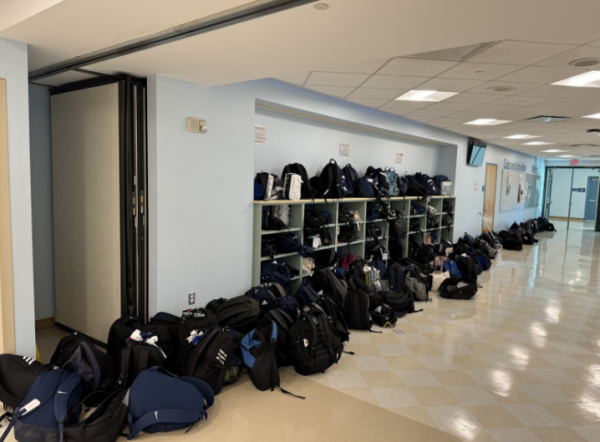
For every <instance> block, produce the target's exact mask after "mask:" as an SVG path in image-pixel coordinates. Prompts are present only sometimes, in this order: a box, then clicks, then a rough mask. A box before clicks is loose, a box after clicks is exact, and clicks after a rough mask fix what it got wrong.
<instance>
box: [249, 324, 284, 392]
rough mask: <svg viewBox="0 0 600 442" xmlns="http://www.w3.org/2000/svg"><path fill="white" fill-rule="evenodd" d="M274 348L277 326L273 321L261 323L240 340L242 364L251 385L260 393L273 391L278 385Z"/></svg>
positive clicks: (277, 369)
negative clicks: (246, 370)
mask: <svg viewBox="0 0 600 442" xmlns="http://www.w3.org/2000/svg"><path fill="white" fill-rule="evenodd" d="M276 346H277V324H275V322H274V321H270V322H263V323H262V324H261V326H259V327H257V328H255V329H254V330H252V331H251V332H250V333H248V334H247V335H246V336H244V338H243V339H242V343H241V349H242V357H243V358H244V364H246V367H248V374H249V375H250V379H251V380H252V383H253V384H254V386H255V387H256V388H257V389H259V390H260V391H265V390H268V389H271V391H273V390H274V389H275V387H277V386H279V384H280V378H279V367H278V366H277V358H276V356H275V347H276Z"/></svg>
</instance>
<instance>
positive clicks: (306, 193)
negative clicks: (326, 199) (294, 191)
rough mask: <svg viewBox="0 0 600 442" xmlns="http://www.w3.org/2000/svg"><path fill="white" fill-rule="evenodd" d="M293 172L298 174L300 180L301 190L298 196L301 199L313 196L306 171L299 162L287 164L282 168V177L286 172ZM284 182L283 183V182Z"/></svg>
mask: <svg viewBox="0 0 600 442" xmlns="http://www.w3.org/2000/svg"><path fill="white" fill-rule="evenodd" d="M290 173H293V174H296V175H299V176H300V179H301V180H302V181H301V191H300V198H301V199H303V200H309V199H311V198H312V197H313V190H312V187H311V185H310V179H309V178H308V173H306V169H305V168H304V166H303V165H302V164H300V163H294V164H288V165H287V166H285V167H284V168H283V172H281V176H282V177H286V176H287V175H288V174H290ZM284 184H285V183H284Z"/></svg>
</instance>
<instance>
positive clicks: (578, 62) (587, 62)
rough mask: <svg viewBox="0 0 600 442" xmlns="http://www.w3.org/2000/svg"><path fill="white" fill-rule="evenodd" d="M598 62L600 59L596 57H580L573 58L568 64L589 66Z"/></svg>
mask: <svg viewBox="0 0 600 442" xmlns="http://www.w3.org/2000/svg"><path fill="white" fill-rule="evenodd" d="M598 63H600V60H598V59H597V58H580V59H579V60H573V61H572V62H571V63H569V64H570V65H571V66H575V67H577V68H588V67H590V66H596V65H597V64H598Z"/></svg>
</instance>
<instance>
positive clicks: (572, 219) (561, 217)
mask: <svg viewBox="0 0 600 442" xmlns="http://www.w3.org/2000/svg"><path fill="white" fill-rule="evenodd" d="M568 219H569V217H568V216H551V217H550V221H553V220H554V221H567V220H568ZM571 221H583V218H574V217H571Z"/></svg>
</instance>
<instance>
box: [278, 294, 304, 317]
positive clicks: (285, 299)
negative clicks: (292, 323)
mask: <svg viewBox="0 0 600 442" xmlns="http://www.w3.org/2000/svg"><path fill="white" fill-rule="evenodd" d="M273 308H278V309H279V310H282V311H284V312H285V313H287V314H288V315H289V316H291V317H292V319H296V316H298V310H299V306H298V300H297V299H296V298H294V297H293V296H281V297H280V298H275V305H274V306H273Z"/></svg>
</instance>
